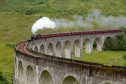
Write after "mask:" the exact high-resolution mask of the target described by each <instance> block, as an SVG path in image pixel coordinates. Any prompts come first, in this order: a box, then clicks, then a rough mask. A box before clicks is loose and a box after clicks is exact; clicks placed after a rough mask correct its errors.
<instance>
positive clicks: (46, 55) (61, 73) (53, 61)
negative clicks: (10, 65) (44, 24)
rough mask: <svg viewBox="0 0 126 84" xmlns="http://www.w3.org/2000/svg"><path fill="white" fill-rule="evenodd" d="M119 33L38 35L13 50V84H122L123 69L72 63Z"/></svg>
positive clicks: (125, 71)
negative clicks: (94, 46) (74, 58)
mask: <svg viewBox="0 0 126 84" xmlns="http://www.w3.org/2000/svg"><path fill="white" fill-rule="evenodd" d="M121 33H122V31H121V30H102V31H86V32H70V33H59V34H49V35H38V36H36V37H34V38H31V40H28V41H24V42H21V43H18V44H17V45H16V46H15V76H14V84H126V67H121V66H114V65H113V66H105V65H102V64H97V63H90V62H84V61H78V60H73V59H72V57H74V56H76V57H80V56H81V54H82V52H85V53H88V54H90V53H91V52H92V50H93V43H94V42H96V45H97V50H98V51H102V48H103V45H104V42H105V39H106V38H108V37H110V38H115V37H116V36H117V35H119V34H121Z"/></svg>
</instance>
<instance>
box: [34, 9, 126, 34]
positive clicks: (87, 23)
mask: <svg viewBox="0 0 126 84" xmlns="http://www.w3.org/2000/svg"><path fill="white" fill-rule="evenodd" d="M96 25H97V26H96ZM71 27H81V28H93V27H99V28H108V29H109V28H120V27H126V17H124V16H118V17H114V16H104V15H102V13H101V10H98V9H96V10H94V11H92V12H91V13H89V14H88V16H87V17H85V18H83V17H82V16H77V15H75V16H73V20H72V21H70V20H67V19H53V21H52V20H50V19H49V18H47V17H43V18H41V19H39V20H38V21H36V23H34V24H33V26H32V32H33V33H34V34H35V32H36V31H38V30H39V29H43V28H53V29H54V28H71Z"/></svg>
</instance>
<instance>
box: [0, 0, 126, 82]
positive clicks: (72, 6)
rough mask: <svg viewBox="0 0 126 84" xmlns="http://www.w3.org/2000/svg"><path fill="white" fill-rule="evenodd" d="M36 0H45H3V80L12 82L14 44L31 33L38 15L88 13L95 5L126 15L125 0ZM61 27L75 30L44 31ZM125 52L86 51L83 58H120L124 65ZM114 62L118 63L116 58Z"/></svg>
mask: <svg viewBox="0 0 126 84" xmlns="http://www.w3.org/2000/svg"><path fill="white" fill-rule="evenodd" d="M36 1H39V2H41V1H42V0H0V11H1V12H0V44H1V46H0V81H1V80H2V81H7V82H8V83H9V84H11V83H12V78H13V69H14V68H13V66H14V65H13V64H14V60H13V59H14V53H13V52H14V51H13V48H11V46H13V45H14V44H15V43H16V42H19V41H22V40H24V39H27V38H29V37H30V35H31V32H30V28H31V25H32V23H33V22H34V21H35V20H37V19H38V18H40V17H42V16H48V17H53V18H54V17H59V18H60V17H61V18H62V17H64V18H68V19H70V18H71V15H75V14H78V15H82V16H86V15H87V14H88V13H89V12H90V11H91V10H92V9H97V8H98V9H101V10H102V11H103V14H105V15H114V16H117V15H124V16H126V11H125V10H126V6H125V4H126V1H125V0H116V1H115V0H99V1H98V0H62V1H61V0H48V1H46V0H45V2H42V3H43V4H38V2H36ZM43 1H44V0H43ZM62 4H63V5H62ZM29 10H30V12H31V14H32V15H24V14H27V13H29ZM74 30H78V29H74ZM62 31H73V30H72V29H69V30H67V29H60V30H53V31H52V30H49V29H48V30H44V31H41V32H42V33H50V32H52V33H53V32H62ZM123 54H126V53H124V52H122V51H120V52H111V51H106V52H103V53H100V54H97V52H93V54H91V56H88V55H86V56H85V54H84V55H83V56H84V57H83V59H82V60H85V61H93V62H100V63H104V64H109V63H111V62H110V60H112V59H115V58H117V59H120V60H118V61H117V62H118V63H117V65H125V60H124V59H123ZM115 55H116V56H115ZM107 57H110V58H107ZM96 58H97V59H96ZM117 59H115V60H117ZM112 63H115V61H114V62H112ZM0 84H3V82H0ZM5 84H6V83H5Z"/></svg>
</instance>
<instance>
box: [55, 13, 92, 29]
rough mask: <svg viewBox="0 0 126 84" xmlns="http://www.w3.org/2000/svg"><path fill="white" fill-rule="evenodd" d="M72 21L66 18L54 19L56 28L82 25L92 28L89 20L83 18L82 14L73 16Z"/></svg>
mask: <svg viewBox="0 0 126 84" xmlns="http://www.w3.org/2000/svg"><path fill="white" fill-rule="evenodd" d="M73 19H74V20H73V21H69V20H66V19H54V22H55V24H56V28H72V27H82V28H92V27H93V25H92V24H91V23H90V22H87V21H85V20H84V18H83V17H82V16H77V15H75V16H73Z"/></svg>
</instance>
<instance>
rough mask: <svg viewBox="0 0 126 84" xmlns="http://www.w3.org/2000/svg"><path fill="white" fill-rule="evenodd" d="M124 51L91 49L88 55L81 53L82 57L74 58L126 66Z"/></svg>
mask: <svg viewBox="0 0 126 84" xmlns="http://www.w3.org/2000/svg"><path fill="white" fill-rule="evenodd" d="M125 54H126V52H125V51H103V52H98V51H93V52H92V53H91V54H90V55H89V54H86V53H83V55H82V57H79V58H77V57H74V59H78V60H82V61H89V62H94V63H102V64H105V65H118V66H126V59H125V58H124V55H125Z"/></svg>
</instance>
